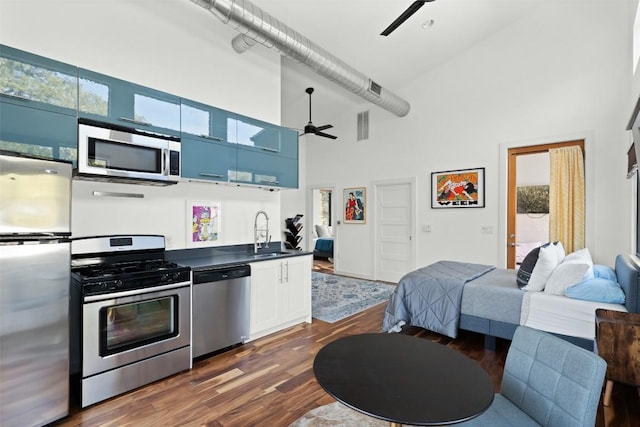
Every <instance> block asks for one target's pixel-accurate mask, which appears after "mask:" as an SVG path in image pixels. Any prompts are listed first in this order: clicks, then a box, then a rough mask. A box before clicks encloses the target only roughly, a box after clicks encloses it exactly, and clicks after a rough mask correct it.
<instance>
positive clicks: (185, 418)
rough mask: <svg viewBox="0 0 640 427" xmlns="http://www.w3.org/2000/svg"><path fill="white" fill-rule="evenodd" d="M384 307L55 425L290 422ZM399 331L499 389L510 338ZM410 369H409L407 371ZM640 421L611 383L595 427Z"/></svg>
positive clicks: (238, 352) (247, 349)
mask: <svg viewBox="0 0 640 427" xmlns="http://www.w3.org/2000/svg"><path fill="white" fill-rule="evenodd" d="M384 307H385V304H379V305H377V306H375V307H372V308H370V309H368V310H366V311H364V312H362V313H359V314H356V315H354V316H351V317H349V318H346V319H343V320H341V321H339V322H336V323H332V324H329V323H326V322H322V321H318V320H315V319H314V320H313V322H312V323H311V324H301V325H297V326H294V327H291V328H289V329H287V330H285V331H282V332H280V333H277V334H273V335H270V336H267V337H264V338H262V339H259V340H256V341H253V342H250V343H248V344H244V345H242V346H239V347H236V348H234V349H231V350H229V351H227V352H224V353H222V354H218V355H216V356H213V357H210V358H208V359H205V360H201V361H198V362H196V363H195V364H194V368H193V369H192V370H190V371H188V372H184V373H180V374H176V375H174V376H172V377H169V378H166V379H164V380H160V381H157V382H155V383H153V384H150V385H147V386H145V387H142V388H140V389H137V390H134V391H132V392H129V393H127V394H124V395H121V396H118V397H115V398H112V399H110V400H107V401H104V402H101V403H98V404H96V405H93V406H91V407H89V408H85V409H84V410H79V409H73V410H72V415H70V416H69V417H67V418H65V419H63V420H61V421H60V422H57V423H55V424H54V425H57V426H65V427H66V426H118V427H123V426H136V427H140V426H209V427H217V426H224V427H245V426H269V427H272V426H273V427H280V426H282V427H286V426H288V425H289V424H290V423H292V422H293V421H295V420H296V419H298V418H299V417H300V416H302V415H303V414H305V413H306V412H307V411H309V410H311V409H313V408H315V407H317V406H321V405H324V404H328V403H331V402H333V399H332V398H331V397H329V395H327V394H326V393H325V392H324V391H323V390H322V388H321V387H320V386H319V385H318V383H317V382H316V380H315V378H314V375H313V370H312V364H313V358H314V356H315V354H316V353H317V352H318V350H320V348H322V346H324V345H325V344H327V343H329V342H331V341H333V340H335V339H337V338H339V337H342V336H345V335H351V334H358V333H365V332H379V330H380V325H381V324H382V318H383V315H384ZM402 333H407V334H411V335H416V336H419V337H422V338H424V339H431V340H434V341H438V342H441V343H442V344H445V345H448V346H450V347H452V348H454V349H456V350H458V351H460V352H462V353H464V354H466V355H467V356H469V357H471V358H472V359H474V360H476V361H478V362H479V363H480V364H481V365H482V366H483V368H484V369H485V370H486V371H487V372H488V373H489V374H490V376H491V378H492V379H493V381H494V385H495V389H496V391H499V384H500V381H501V380H502V370H503V368H504V360H505V357H506V352H507V350H508V342H507V341H502V340H499V342H498V348H497V350H496V351H495V352H494V351H486V350H484V349H483V339H482V336H481V335H478V334H475V333H471V332H465V331H461V336H460V337H459V338H457V339H456V340H451V339H449V338H446V337H442V336H440V335H438V334H434V333H430V332H427V331H424V330H422V329H419V328H415V327H409V328H405V330H404V331H403V332H402ZM409 374H410V373H409ZM639 425H640V398H639V397H638V394H637V393H636V389H634V388H631V387H627V386H624V385H616V386H615V387H614V393H613V399H612V404H611V406H610V407H609V408H605V409H604V410H603V407H602V405H601V406H600V409H599V412H598V423H597V426H598V427H614V426H622V427H632V426H634V427H637V426H639Z"/></svg>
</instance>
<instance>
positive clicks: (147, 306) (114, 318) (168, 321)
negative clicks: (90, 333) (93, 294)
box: [100, 295, 179, 356]
mask: <svg viewBox="0 0 640 427" xmlns="http://www.w3.org/2000/svg"><path fill="white" fill-rule="evenodd" d="M178 330H179V329H178V297H177V296H176V295H173V296H169V297H163V298H155V299H150V300H145V301H137V302H133V303H130V304H121V305H113V306H110V307H102V308H101V309H100V355H101V356H108V355H110V354H114V353H120V352H122V351H126V350H129V349H132V348H136V347H140V346H143V345H146V344H151V343H153V342H157V341H162V340H165V339H167V338H172V337H175V336H177V335H178Z"/></svg>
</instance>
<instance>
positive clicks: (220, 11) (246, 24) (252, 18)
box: [191, 0, 411, 117]
mask: <svg viewBox="0 0 640 427" xmlns="http://www.w3.org/2000/svg"><path fill="white" fill-rule="evenodd" d="M191 1H192V2H194V3H196V4H197V5H198V6H201V7H203V8H204V9H207V10H208V11H210V12H211V13H212V14H214V15H215V16H216V17H217V18H218V19H220V20H221V21H222V22H223V23H225V24H230V25H232V26H233V27H234V28H235V29H236V30H237V31H239V32H240V33H242V34H241V35H242V37H235V38H234V40H233V48H234V50H235V51H236V52H238V53H240V52H244V51H245V50H247V49H249V48H250V47H251V46H252V45H253V44H254V43H255V42H258V43H260V44H263V45H264V46H266V47H268V48H272V47H275V48H276V49H277V50H278V51H280V52H281V53H282V54H283V55H286V56H288V57H290V58H292V59H295V60H296V61H299V62H301V63H302V64H305V65H306V66H308V67H310V68H311V69H312V70H314V71H315V72H316V73H318V74H320V75H321V76H323V77H325V78H327V79H329V80H331V81H333V82H334V83H337V84H339V85H340V86H342V87H344V88H345V89H347V90H349V91H351V92H353V93H355V94H356V95H359V96H360V97H362V98H364V99H366V100H367V101H369V102H372V103H373V104H376V105H378V106H379V107H381V108H383V109H385V110H387V111H389V112H391V113H393V114H395V115H396V116H398V117H403V116H406V115H407V114H408V113H409V110H410V108H411V106H410V105H409V103H408V102H407V101H405V100H404V99H402V98H400V97H399V96H397V95H396V94H394V93H392V92H389V91H388V90H385V89H383V88H382V87H381V86H380V85H379V84H377V83H376V82H374V81H373V80H371V79H370V78H368V77H367V76H365V75H364V74H363V73H361V72H360V71H358V70H356V69H355V68H353V67H351V66H350V65H348V64H346V63H345V62H344V61H342V60H340V59H339V58H337V57H335V56H334V55H332V54H331V53H329V52H327V51H326V50H325V49H323V48H321V47H320V46H318V45H317V44H315V43H314V42H312V41H311V40H309V39H308V38H306V37H304V36H303V35H302V34H300V33H298V32H297V31H295V30H294V29H292V28H291V27H289V26H287V25H285V24H284V23H282V22H280V21H279V20H278V19H276V18H274V17H273V16H271V15H269V14H268V13H266V12H265V11H263V10H262V9H260V8H259V7H257V6H255V5H254V4H252V3H251V2H249V1H248V0H191Z"/></svg>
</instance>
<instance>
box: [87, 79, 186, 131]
mask: <svg viewBox="0 0 640 427" xmlns="http://www.w3.org/2000/svg"><path fill="white" fill-rule="evenodd" d="M78 116H79V117H83V118H87V119H92V120H97V121H101V122H108V123H113V124H116V125H120V126H126V127H131V128H136V129H140V130H144V131H149V132H158V133H163V134H167V135H174V136H178V135H179V134H180V97H178V96H174V95H171V94H168V93H166V92H161V91H158V90H155V89H151V88H148V87H144V86H140V85H137V84H134V83H130V82H126V81H124V80H120V79H116V78H114V77H109V76H106V75H104V74H99V73H96V72H93V71H89V70H85V69H83V68H80V69H79V71H78Z"/></svg>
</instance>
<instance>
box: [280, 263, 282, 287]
mask: <svg viewBox="0 0 640 427" xmlns="http://www.w3.org/2000/svg"><path fill="white" fill-rule="evenodd" d="M280 283H282V263H280Z"/></svg>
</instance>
